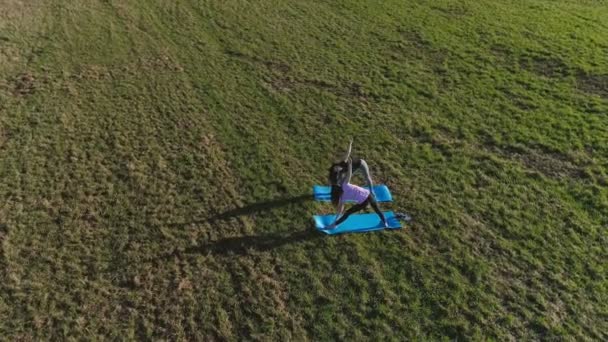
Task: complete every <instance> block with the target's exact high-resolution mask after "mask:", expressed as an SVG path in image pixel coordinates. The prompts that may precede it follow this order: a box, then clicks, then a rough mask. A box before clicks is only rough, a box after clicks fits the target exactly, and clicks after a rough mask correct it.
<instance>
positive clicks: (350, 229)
mask: <svg viewBox="0 0 608 342" xmlns="http://www.w3.org/2000/svg"><path fill="white" fill-rule="evenodd" d="M384 216H385V217H386V221H387V222H388V225H389V228H388V229H398V228H401V222H399V220H398V219H397V218H396V217H395V214H394V213H393V212H392V211H385V212H384ZM313 218H314V220H315V225H316V227H317V229H318V230H319V231H321V232H323V233H325V234H328V235H335V234H342V233H364V232H371V231H374V230H382V229H385V228H384V226H383V225H382V221H380V217H378V214H376V213H370V214H353V215H350V216H349V217H348V218H347V219H346V221H344V222H342V223H341V224H340V225H338V227H336V228H334V229H323V228H325V227H327V226H329V225H330V224H332V223H333V222H334V220H335V218H336V215H335V214H332V215H315V216H313Z"/></svg>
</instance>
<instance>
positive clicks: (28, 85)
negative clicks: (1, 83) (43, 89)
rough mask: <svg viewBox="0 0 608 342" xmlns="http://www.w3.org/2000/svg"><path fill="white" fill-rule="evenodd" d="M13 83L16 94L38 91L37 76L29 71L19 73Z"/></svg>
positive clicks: (21, 94) (25, 94)
mask: <svg viewBox="0 0 608 342" xmlns="http://www.w3.org/2000/svg"><path fill="white" fill-rule="evenodd" d="M12 84H13V94H14V95H15V96H27V95H31V94H33V93H34V92H35V91H36V78H35V77H34V75H32V74H31V73H29V72H24V73H21V74H19V75H17V76H16V77H15V78H14V79H13V80H12Z"/></svg>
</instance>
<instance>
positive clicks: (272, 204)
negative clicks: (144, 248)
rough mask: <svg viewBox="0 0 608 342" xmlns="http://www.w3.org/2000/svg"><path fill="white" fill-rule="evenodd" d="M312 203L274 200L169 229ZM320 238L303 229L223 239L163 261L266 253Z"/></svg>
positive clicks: (300, 198) (297, 199)
mask: <svg viewBox="0 0 608 342" xmlns="http://www.w3.org/2000/svg"><path fill="white" fill-rule="evenodd" d="M311 200H313V196H312V195H310V194H301V195H297V196H293V197H286V198H277V199H271V200H266V201H261V202H257V203H252V204H248V205H245V206H242V207H238V208H234V209H229V210H226V211H224V212H221V213H218V214H215V215H212V216H209V217H208V218H205V219H202V220H195V221H191V222H183V223H172V224H169V226H171V227H180V226H185V225H189V224H193V223H194V224H196V223H214V222H217V221H221V220H229V219H231V218H235V217H239V216H247V215H253V214H258V213H262V212H266V211H270V210H272V209H276V208H280V207H285V206H288V205H294V204H300V203H304V202H307V201H311ZM319 237H321V234H319V233H318V232H316V231H315V230H314V229H312V228H311V229H306V230H303V231H296V232H292V233H273V234H264V235H250V236H238V237H228V238H222V239H219V240H216V241H210V242H206V243H204V244H202V245H199V246H195V247H190V248H186V249H185V250H181V251H180V250H175V251H173V252H172V253H169V254H168V255H166V256H165V258H170V257H172V256H176V255H188V254H196V253H198V254H207V253H211V254H219V255H222V254H223V255H228V254H240V255H243V254H248V253H249V252H251V251H268V250H271V249H274V248H277V247H280V246H283V245H287V244H292V243H297V242H301V241H307V240H312V239H315V238H319Z"/></svg>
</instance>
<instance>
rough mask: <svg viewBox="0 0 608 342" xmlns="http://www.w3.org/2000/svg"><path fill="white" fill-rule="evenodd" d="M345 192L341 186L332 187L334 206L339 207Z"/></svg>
mask: <svg viewBox="0 0 608 342" xmlns="http://www.w3.org/2000/svg"><path fill="white" fill-rule="evenodd" d="M343 192H344V190H342V187H341V186H339V185H335V184H332V185H331V203H333V205H336V206H337V205H338V204H339V203H340V197H342V193H343Z"/></svg>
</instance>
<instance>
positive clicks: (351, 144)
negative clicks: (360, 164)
mask: <svg viewBox="0 0 608 342" xmlns="http://www.w3.org/2000/svg"><path fill="white" fill-rule="evenodd" d="M352 150H353V139H350V142H349V143H348V150H347V151H346V154H345V155H344V162H346V161H348V158H350V152H351V151H352Z"/></svg>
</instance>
